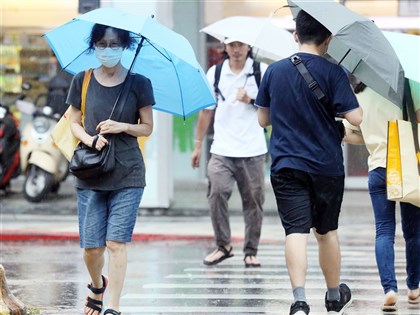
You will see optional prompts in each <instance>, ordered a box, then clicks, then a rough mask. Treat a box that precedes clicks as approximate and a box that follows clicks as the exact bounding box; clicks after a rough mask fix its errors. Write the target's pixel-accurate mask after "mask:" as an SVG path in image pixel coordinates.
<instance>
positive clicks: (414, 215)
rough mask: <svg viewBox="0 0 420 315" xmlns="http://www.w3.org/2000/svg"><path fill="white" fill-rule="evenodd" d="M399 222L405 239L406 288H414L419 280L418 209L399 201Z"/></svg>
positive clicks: (419, 214) (419, 233)
mask: <svg viewBox="0 0 420 315" xmlns="http://www.w3.org/2000/svg"><path fill="white" fill-rule="evenodd" d="M400 206H401V224H402V231H403V235H404V239H405V256H406V270H407V288H408V289H409V290H416V289H418V288H419V281H420V209H419V208H418V207H415V206H413V205H411V204H408V203H401V204H400Z"/></svg>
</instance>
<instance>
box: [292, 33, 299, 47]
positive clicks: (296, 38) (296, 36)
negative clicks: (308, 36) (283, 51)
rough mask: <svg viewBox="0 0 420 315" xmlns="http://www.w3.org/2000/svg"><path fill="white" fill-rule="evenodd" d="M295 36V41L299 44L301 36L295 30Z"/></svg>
mask: <svg viewBox="0 0 420 315" xmlns="http://www.w3.org/2000/svg"><path fill="white" fill-rule="evenodd" d="M293 38H294V39H295V42H296V43H298V44H299V36H298V34H297V33H296V31H294V32H293Z"/></svg>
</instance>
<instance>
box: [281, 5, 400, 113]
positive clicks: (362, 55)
mask: <svg viewBox="0 0 420 315" xmlns="http://www.w3.org/2000/svg"><path fill="white" fill-rule="evenodd" d="M288 3H289V6H290V8H291V10H292V14H293V16H294V17H296V16H297V14H298V13H299V11H300V10H304V11H306V12H307V13H308V14H310V15H311V16H312V17H313V18H315V19H316V20H317V21H319V22H320V23H321V24H322V25H324V26H325V27H326V28H327V29H328V30H329V31H330V32H331V33H332V35H334V37H333V40H332V41H331V42H330V44H329V46H328V51H327V53H328V54H329V55H330V56H331V57H333V58H334V59H335V60H336V61H337V62H338V63H339V64H341V65H343V66H344V67H345V68H346V69H347V70H349V71H350V72H351V73H353V74H354V75H355V76H356V77H357V78H358V79H359V80H361V81H362V82H363V83H365V84H366V85H367V86H369V87H370V88H372V89H373V90H375V91H376V92H377V93H378V94H380V95H382V96H383V97H385V98H387V99H388V100H390V101H391V102H393V103H394V104H396V105H398V106H400V107H401V106H402V100H403V94H404V70H403V68H402V67H401V65H400V62H399V59H398V57H397V55H396V53H395V51H394V49H393V48H392V46H391V44H390V43H389V42H388V40H387V39H386V38H385V36H384V35H383V33H382V31H381V30H380V29H379V28H378V27H377V26H376V25H375V23H374V22H373V21H371V20H369V19H367V18H365V17H363V16H360V15H358V14H357V13H355V12H353V11H351V10H349V9H347V8H346V7H345V6H343V5H341V4H339V3H337V2H335V1H334V0H288Z"/></svg>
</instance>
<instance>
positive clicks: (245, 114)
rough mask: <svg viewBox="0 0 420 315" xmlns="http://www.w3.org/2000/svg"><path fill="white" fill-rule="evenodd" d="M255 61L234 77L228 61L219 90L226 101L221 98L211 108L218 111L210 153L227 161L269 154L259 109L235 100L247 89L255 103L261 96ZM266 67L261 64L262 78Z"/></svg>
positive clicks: (210, 76) (210, 74) (211, 80)
mask: <svg viewBox="0 0 420 315" xmlns="http://www.w3.org/2000/svg"><path fill="white" fill-rule="evenodd" d="M252 64H253V59H251V58H248V59H247V60H246V63H245V67H244V69H243V70H242V72H241V73H239V74H235V73H233V72H232V70H231V69H230V66H229V60H225V62H224V63H223V66H222V71H221V73H220V80H219V90H220V91H221V93H222V95H223V96H224V97H225V101H223V100H222V99H221V98H220V97H219V99H218V105H217V107H216V106H211V107H208V108H207V109H209V110H216V113H215V117H214V140H213V143H212V145H211V148H210V152H211V153H214V154H217V155H222V156H227V157H252V156H258V155H262V154H265V153H267V143H266V138H265V135H264V129H263V128H261V126H260V125H259V124H258V114H257V107H255V106H254V105H251V104H246V103H244V102H240V101H238V100H237V99H236V93H237V91H238V89H239V88H244V89H245V90H246V91H247V94H248V96H249V97H250V98H252V99H255V98H256V97H257V93H258V87H257V83H256V81H255V77H254V76H249V77H248V74H252V73H253V67H252ZM267 67H268V66H267V64H265V63H261V64H260V69H261V78H262V76H263V75H264V73H265V71H266V70H267ZM215 71H216V66H213V67H211V68H210V69H209V70H208V72H207V79H208V81H209V83H210V86H213V84H214V75H215Z"/></svg>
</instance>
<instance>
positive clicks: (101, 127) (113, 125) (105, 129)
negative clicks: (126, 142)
mask: <svg viewBox="0 0 420 315" xmlns="http://www.w3.org/2000/svg"><path fill="white" fill-rule="evenodd" d="M96 131H98V132H99V134H100V135H105V134H109V133H121V132H124V131H126V124H124V123H121V122H118V121H114V120H111V119H107V120H104V121H101V122H100V123H99V124H98V126H96Z"/></svg>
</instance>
